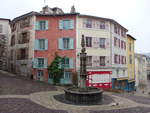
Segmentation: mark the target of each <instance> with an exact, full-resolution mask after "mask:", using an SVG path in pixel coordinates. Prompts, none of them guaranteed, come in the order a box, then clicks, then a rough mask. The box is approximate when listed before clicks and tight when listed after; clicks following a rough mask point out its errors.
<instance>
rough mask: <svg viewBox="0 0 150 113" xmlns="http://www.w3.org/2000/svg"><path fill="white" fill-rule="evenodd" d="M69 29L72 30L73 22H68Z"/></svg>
mask: <svg viewBox="0 0 150 113" xmlns="http://www.w3.org/2000/svg"><path fill="white" fill-rule="evenodd" d="M69 29H74V20H70V21H69Z"/></svg>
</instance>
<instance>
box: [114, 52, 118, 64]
mask: <svg viewBox="0 0 150 113" xmlns="http://www.w3.org/2000/svg"><path fill="white" fill-rule="evenodd" d="M114 63H115V64H117V63H118V55H116V54H115V55H114Z"/></svg>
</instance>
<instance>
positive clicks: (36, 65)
mask: <svg viewBox="0 0 150 113" xmlns="http://www.w3.org/2000/svg"><path fill="white" fill-rule="evenodd" d="M33 68H38V59H37V58H34V59H33Z"/></svg>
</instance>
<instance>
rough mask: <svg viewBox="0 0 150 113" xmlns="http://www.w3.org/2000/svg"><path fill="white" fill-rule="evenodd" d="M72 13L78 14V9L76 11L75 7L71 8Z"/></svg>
mask: <svg viewBox="0 0 150 113" xmlns="http://www.w3.org/2000/svg"><path fill="white" fill-rule="evenodd" d="M70 13H76V9H75V7H74V5H73V6H72V7H71V11H70Z"/></svg>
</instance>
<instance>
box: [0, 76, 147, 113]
mask: <svg viewBox="0 0 150 113" xmlns="http://www.w3.org/2000/svg"><path fill="white" fill-rule="evenodd" d="M62 93H63V88H62V87H55V86H52V85H49V84H47V83H43V82H37V81H31V80H25V79H20V78H18V77H14V76H13V77H10V76H7V75H5V76H4V75H3V74H1V73H0V113H148V112H149V113H150V98H148V97H141V96H134V95H126V94H114V93H110V92H106V93H105V94H107V95H109V96H112V97H113V99H114V101H115V102H117V103H119V105H117V106H116V105H115V106H112V104H107V105H92V106H80V105H68V104H64V103H61V102H59V101H56V100H55V99H54V97H53V96H54V95H58V94H62Z"/></svg>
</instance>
